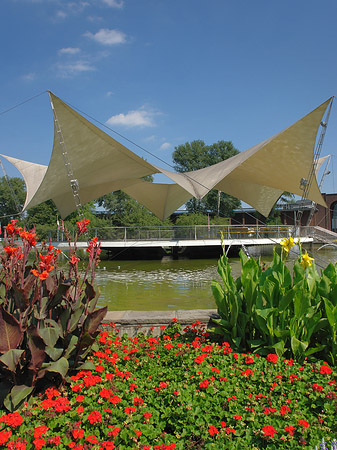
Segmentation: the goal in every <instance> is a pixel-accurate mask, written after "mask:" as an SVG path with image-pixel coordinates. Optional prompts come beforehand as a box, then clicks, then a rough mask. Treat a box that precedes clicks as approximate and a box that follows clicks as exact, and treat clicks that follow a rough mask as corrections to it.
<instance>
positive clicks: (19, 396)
mask: <svg viewBox="0 0 337 450" xmlns="http://www.w3.org/2000/svg"><path fill="white" fill-rule="evenodd" d="M33 389H34V386H26V385H18V386H13V388H12V390H11V391H10V393H9V394H8V395H7V397H6V398H5V401H4V405H5V407H6V408H7V409H8V410H9V411H14V410H15V409H16V408H17V406H19V405H20V403H21V402H23V401H24V400H25V399H26V398H27V397H28V396H29V395H30V394H31V392H32V391H33Z"/></svg>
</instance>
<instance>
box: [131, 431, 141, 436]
mask: <svg viewBox="0 0 337 450" xmlns="http://www.w3.org/2000/svg"><path fill="white" fill-rule="evenodd" d="M133 431H134V432H135V433H136V435H137V437H139V436H140V435H141V434H142V432H141V431H139V430H133Z"/></svg>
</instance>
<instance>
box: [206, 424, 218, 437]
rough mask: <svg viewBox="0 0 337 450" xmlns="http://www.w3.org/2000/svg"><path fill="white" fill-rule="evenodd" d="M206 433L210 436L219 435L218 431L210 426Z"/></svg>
mask: <svg viewBox="0 0 337 450" xmlns="http://www.w3.org/2000/svg"><path fill="white" fill-rule="evenodd" d="M208 432H209V434H210V435H211V436H214V435H215V434H218V433H219V430H218V429H217V427H215V426H214V425H211V426H210V427H209V429H208Z"/></svg>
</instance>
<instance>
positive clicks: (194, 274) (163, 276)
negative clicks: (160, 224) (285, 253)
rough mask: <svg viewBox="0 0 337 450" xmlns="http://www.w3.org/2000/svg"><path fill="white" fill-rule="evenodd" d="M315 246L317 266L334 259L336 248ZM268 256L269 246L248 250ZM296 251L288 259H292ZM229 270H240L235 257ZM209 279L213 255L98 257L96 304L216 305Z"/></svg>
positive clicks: (113, 307)
mask: <svg viewBox="0 0 337 450" xmlns="http://www.w3.org/2000/svg"><path fill="white" fill-rule="evenodd" d="M317 249H318V246H317V247H316V248H314V249H313V250H311V253H312V255H313V257H314V258H315V260H316V263H317V265H318V266H319V267H326V266H327V264H328V263H329V262H330V261H331V262H333V263H335V262H336V261H337V251H336V250H337V248H335V249H333V248H331V247H330V248H325V249H321V250H320V251H318V250H317ZM251 252H252V253H253V255H254V256H259V254H261V253H262V252H263V253H262V254H261V257H262V259H263V260H264V261H265V262H268V261H270V260H271V249H270V248H268V249H266V248H263V249H259V248H256V249H254V250H251ZM294 258H296V254H294V253H293V254H292V255H291V257H290V259H292V260H294ZM230 262H231V267H232V273H233V275H234V276H238V275H239V273H240V263H239V259H238V258H235V259H231V260H230ZM212 279H219V277H218V274H217V259H191V260H189V259H182V260H170V259H164V260H162V261H101V263H100V265H99V268H98V270H97V275H96V285H97V286H98V287H99V289H100V292H101V293H100V298H99V303H98V305H99V306H104V305H107V306H108V308H109V310H110V311H122V310H139V311H149V310H176V309H209V308H216V306H215V302H214V300H213V296H212V292H211V281H212Z"/></svg>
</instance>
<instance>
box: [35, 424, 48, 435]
mask: <svg viewBox="0 0 337 450" xmlns="http://www.w3.org/2000/svg"><path fill="white" fill-rule="evenodd" d="M48 430H49V428H48V427H46V426H45V425H42V426H41V427H36V428H35V430H34V437H35V438H38V437H40V436H42V435H43V434H44V433H46V431H48Z"/></svg>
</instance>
